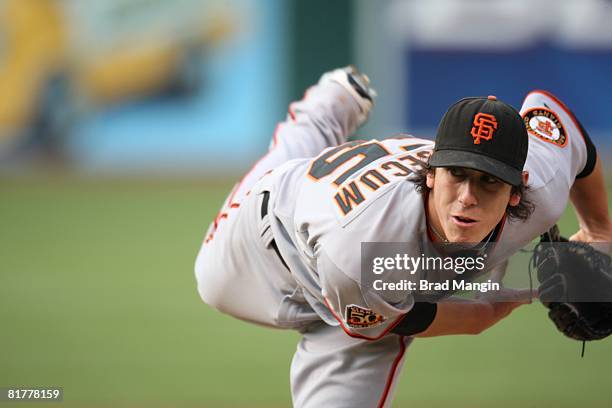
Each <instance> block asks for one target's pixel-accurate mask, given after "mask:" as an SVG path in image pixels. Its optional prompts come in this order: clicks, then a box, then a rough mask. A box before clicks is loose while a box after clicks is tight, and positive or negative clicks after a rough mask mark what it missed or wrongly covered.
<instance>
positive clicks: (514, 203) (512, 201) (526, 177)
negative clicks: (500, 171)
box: [508, 171, 529, 207]
mask: <svg viewBox="0 0 612 408" xmlns="http://www.w3.org/2000/svg"><path fill="white" fill-rule="evenodd" d="M522 178H523V185H524V186H526V185H527V182H528V181H529V172H528V171H524V172H523V174H522ZM520 202H521V196H520V194H512V195H511V196H510V201H508V205H509V206H510V207H516V206H517V205H518V204H519V203H520Z"/></svg>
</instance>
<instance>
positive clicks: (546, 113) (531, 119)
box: [523, 108, 567, 147]
mask: <svg viewBox="0 0 612 408" xmlns="http://www.w3.org/2000/svg"><path fill="white" fill-rule="evenodd" d="M523 121H524V122H525V127H526V128H527V131H528V132H529V133H531V134H532V135H534V136H536V137H538V138H539V139H542V140H544V141H545V142H548V143H552V144H554V145H557V146H559V147H564V146H565V145H566V144H567V132H566V131H565V128H564V127H563V124H562V123H561V120H559V117H558V116H557V114H556V113H555V112H553V111H551V110H549V109H546V108H533V109H529V110H528V111H527V112H525V113H524V114H523Z"/></svg>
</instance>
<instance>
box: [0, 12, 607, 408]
mask: <svg viewBox="0 0 612 408" xmlns="http://www.w3.org/2000/svg"><path fill="white" fill-rule="evenodd" d="M610 20H612V2H610V1H605V0H561V1H553V0H540V1H538V2H532V1H529V0H497V1H492V0H412V1H410V0H406V1H392V0H379V1H376V2H374V1H367V0H354V1H351V0H335V1H333V2H327V1H324V0H311V1H308V2H306V1H299V0H289V1H286V0H228V1H221V0H218V1H217V0H175V1H172V2H170V1H164V0H88V1H80V0H0V191H1V193H0V197H1V198H0V217H1V219H2V224H1V228H0V323H1V326H0V387H3V386H35V385H39V386H62V387H64V391H65V402H64V403H63V405H65V406H74V407H77V406H78V407H82V406H94V407H95V406H125V407H132V406H147V407H162V406H164V407H165V406H177V407H192V406H194V407H195V406H210V407H247V406H248V407H282V406H289V405H290V395H289V384H288V370H289V364H290V359H291V356H292V353H293V350H294V348H295V345H296V342H297V340H298V335H297V334H296V333H292V332H282V331H272V330H269V329H262V328H258V327H254V326H250V325H247V324H244V323H240V322H238V321H235V320H232V319H231V318H229V317H225V316H222V315H220V314H218V313H216V312H214V311H213V310H210V309H209V308H208V307H206V306H204V305H203V304H202V303H201V302H200V300H199V298H198V295H197V292H196V290H195V281H194V278H193V273H192V269H193V268H192V265H193V261H194V259H195V255H196V252H197V250H198V248H199V245H200V243H201V240H202V238H203V234H204V232H205V230H206V228H207V226H208V224H209V223H210V221H211V220H212V218H213V217H214V214H215V213H216V211H217V207H218V206H219V205H220V204H221V203H222V201H223V199H224V196H225V195H226V194H227V192H228V191H229V189H230V188H231V184H232V182H233V181H234V180H236V179H237V178H238V177H239V176H240V175H241V173H242V172H243V171H244V170H246V169H248V168H249V167H250V165H251V164H252V163H253V162H254V161H255V160H256V159H257V158H258V157H259V156H260V155H261V154H262V153H263V152H264V151H265V149H266V147H267V145H268V143H269V138H270V136H271V134H272V132H273V129H274V126H275V123H276V122H278V121H279V120H282V119H283V118H284V116H285V114H286V107H287V105H288V103H289V102H290V101H292V100H295V99H299V98H301V96H302V94H303V92H304V90H305V89H306V87H307V86H308V85H310V84H312V83H314V82H315V81H316V80H317V79H318V77H319V76H320V75H321V74H322V73H323V72H324V71H327V70H329V69H331V68H334V67H338V66H343V65H347V64H349V63H353V64H355V65H357V66H358V67H359V68H360V69H361V70H363V71H364V72H366V73H368V74H369V75H370V77H371V79H372V82H373V84H374V86H375V87H376V88H377V89H378V91H379V94H380V96H379V98H378V101H377V107H376V108H375V111H374V113H373V116H372V117H371V120H370V122H369V123H368V124H367V125H366V126H365V127H364V128H363V129H361V130H360V131H359V132H358V136H359V137H361V138H368V137H378V138H382V137H385V136H390V135H393V134H397V133H400V132H408V133H413V134H415V135H418V136H426V137H433V135H434V133H435V128H436V126H437V122H438V120H439V118H440V117H441V116H442V114H443V112H444V111H445V109H446V108H447V107H448V105H450V104H451V103H452V102H454V101H455V100H457V99H459V98H460V97H463V96H468V95H488V94H495V95H497V96H498V97H499V98H500V99H503V100H505V101H508V102H510V103H512V104H513V105H515V106H517V107H518V106H520V104H521V101H522V98H523V97H524V96H525V95H526V93H527V92H528V91H529V90H531V89H534V88H541V89H547V90H549V91H551V92H552V93H554V94H556V95H557V96H558V97H559V98H561V99H562V100H563V101H565V102H566V103H567V104H568V105H569V106H570V107H571V108H572V109H573V110H574V112H575V113H576V115H577V116H578V117H579V118H580V119H581V120H582V122H583V123H584V125H585V127H586V128H587V129H589V130H590V132H591V135H592V138H593V139H594V141H595V143H596V145H597V146H598V148H599V149H600V152H601V153H602V156H603V157H604V158H607V157H609V156H610V154H609V152H610V149H611V147H612V115H610V107H612V28H611V26H610V25H609V21H610ZM606 164H607V163H606ZM607 170H610V167H609V166H607ZM610 180H612V179H610ZM611 185H612V184H611ZM576 225H577V224H576V220H575V218H574V217H573V216H572V215H571V214H570V213H568V214H567V216H566V217H565V218H564V219H563V223H562V230H564V231H565V232H566V233H570V232H572V230H573V229H575V228H576ZM228 296H231V294H228ZM579 354H580V345H579V344H578V343H576V342H571V341H569V340H566V339H564V338H562V337H561V336H560V335H559V334H558V333H557V332H556V331H555V330H554V329H553V327H552V323H550V322H549V321H548V320H547V319H545V310H544V309H543V308H542V306H541V305H539V304H534V305H530V306H528V307H525V308H523V309H520V310H519V311H517V312H516V313H515V314H514V315H513V316H512V317H511V318H510V319H508V320H507V321H504V322H502V323H501V324H500V325H499V326H496V327H495V328H493V329H491V330H490V331H488V332H486V333H484V334H483V335H480V336H478V337H448V338H442V339H430V340H419V341H416V342H415V343H414V345H413V346H412V349H411V350H410V351H409V353H408V354H407V357H406V364H405V369H404V375H403V377H402V381H401V382H400V385H399V387H398V393H397V398H396V406H398V407H399V406H404V405H410V404H411V405H412V406H428V407H436V406H447V405H450V404H453V405H454V406H459V407H461V406H491V405H499V406H538V407H539V406H556V407H561V406H564V407H565V406H567V407H574V406H578V405H580V406H601V407H604V406H606V407H607V406H610V405H611V404H612V389H611V388H610V376H609V363H610V361H611V360H612V342H610V341H604V342H600V343H595V344H590V345H588V346H587V352H586V357H585V358H584V359H580V358H579ZM0 405H2V403H0ZM3 406H9V404H7V403H4V405H3ZM19 406H27V404H23V405H19Z"/></svg>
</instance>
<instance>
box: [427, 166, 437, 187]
mask: <svg viewBox="0 0 612 408" xmlns="http://www.w3.org/2000/svg"><path fill="white" fill-rule="evenodd" d="M435 173H436V169H432V171H430V172H428V173H427V187H429V189H430V190H431V189H433V186H434V175H435Z"/></svg>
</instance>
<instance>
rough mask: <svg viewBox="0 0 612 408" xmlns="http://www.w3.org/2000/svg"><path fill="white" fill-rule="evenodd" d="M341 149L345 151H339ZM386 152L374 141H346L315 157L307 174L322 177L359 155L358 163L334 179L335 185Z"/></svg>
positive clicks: (316, 177) (316, 178)
mask: <svg viewBox="0 0 612 408" xmlns="http://www.w3.org/2000/svg"><path fill="white" fill-rule="evenodd" d="M347 149H348V150H347ZM343 150H346V151H345V152H343V153H340V152H342V151H343ZM339 153H340V154H339ZM388 154H389V152H388V151H387V150H386V149H385V148H384V147H382V146H381V145H380V144H378V143H376V142H374V143H364V142H363V141H361V142H359V141H354V142H348V143H345V144H343V145H341V146H338V147H336V148H335V149H331V150H330V151H328V152H327V153H325V154H323V155H321V156H320V157H319V158H317V159H316V160H315V161H314V162H313V163H312V166H310V170H309V171H308V175H310V176H311V177H312V178H314V179H315V180H319V179H321V178H323V177H326V176H329V175H330V174H331V173H333V172H334V171H335V170H336V169H337V168H338V167H340V166H342V165H343V164H344V163H346V162H347V161H349V160H351V159H353V158H354V157H360V158H361V160H360V161H359V162H358V163H356V164H355V165H354V166H353V167H351V168H350V169H348V170H346V171H345V172H344V173H342V174H341V175H339V176H338V177H337V178H336V179H335V180H334V184H335V185H340V184H342V183H343V182H344V181H345V180H346V179H347V178H349V177H350V176H351V175H352V174H354V173H355V172H356V171H358V170H360V169H362V168H364V167H365V166H367V165H368V164H370V163H372V162H373V161H376V160H378V159H380V158H381V157H385V156H387V155H388ZM334 156H336V157H334Z"/></svg>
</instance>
